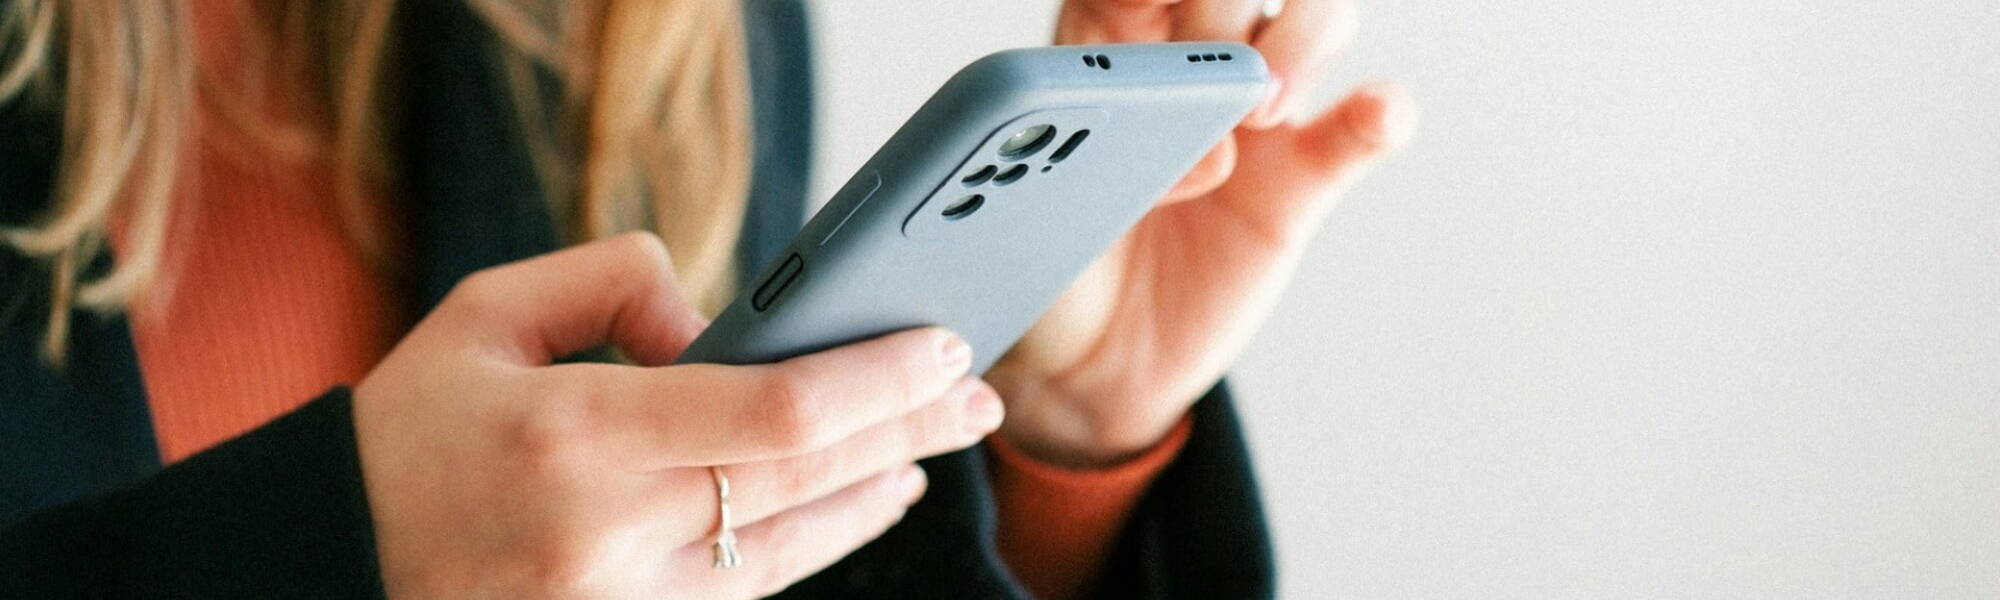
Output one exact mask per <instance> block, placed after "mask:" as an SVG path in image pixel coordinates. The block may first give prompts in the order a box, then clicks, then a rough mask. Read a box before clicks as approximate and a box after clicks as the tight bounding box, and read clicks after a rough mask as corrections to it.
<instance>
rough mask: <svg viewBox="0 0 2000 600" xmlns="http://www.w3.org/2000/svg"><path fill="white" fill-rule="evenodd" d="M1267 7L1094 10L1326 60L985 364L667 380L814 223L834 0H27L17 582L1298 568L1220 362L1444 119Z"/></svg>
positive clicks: (4, 546) (1101, 26)
mask: <svg viewBox="0 0 2000 600" xmlns="http://www.w3.org/2000/svg"><path fill="white" fill-rule="evenodd" d="M1262 4H1263V3H1262V2H1261V1H1252V0H1184V1H1182V2H1178V3H1176V2H1166V1H1162V2H1159V3H1148V2H1131V1H1112V0H1074V1H1072V2H1069V3H1067V4H1066V5H1065V6H1064V7H1063V9H1062V10H1063V14H1062V18H1061V24H1060V26H1059V30H1058V34H1057V38H1058V39H1057V41H1058V42H1063V43H1092V42H1114V41H1116V42H1135V41H1162V40H1169V39H1225V40H1243V41H1247V42H1250V43H1253V44H1255V45H1257V46H1258V47H1259V48H1260V49H1261V50H1263V51H1264V52H1265V54H1266V57H1267V58H1268V59H1269V60H1270V62H1271V64H1272V67H1273V71H1274V73H1275V75H1276V76H1277V77H1278V78H1279V81H1280V82H1281V84H1282V85H1281V87H1280V88H1279V89H1278V90H1277V91H1275V92H1274V94H1273V95H1272V98H1271V99H1270V100H1269V101H1268V102H1266V103H1265V105H1264V106H1262V107H1260V108H1259V109H1258V110H1257V111H1256V112H1255V113H1253V114H1252V116H1251V117H1250V118H1249V119H1248V120H1247V121H1246V123H1245V124H1244V127H1243V128H1242V129H1240V130H1239V131H1238V132H1237V133H1236V134H1235V135H1234V136H1233V137H1232V139H1231V140H1229V141H1226V142H1225V143H1223V144H1222V145H1221V146H1220V147H1218V148H1217V149H1216V150H1215V151H1214V152H1212V153H1211V154H1210V156H1209V157H1208V158H1207V159H1205V160H1204V161H1203V162H1202V164H1201V165H1200V166H1198V167H1197V168H1196V169H1195V170H1194V171H1193V172H1192V173H1190V174H1189V175H1188V176H1187V178H1186V179H1185V180H1184V181H1183V182H1182V184H1181V185H1180V186H1178V187H1177V188H1176V190H1175V191H1174V192H1173V193H1172V194H1170V196H1169V197H1168V198H1167V199H1165V200H1163V204H1162V206H1161V207H1160V208H1159V209H1157V210H1156V211H1155V212H1154V213H1153V214H1152V215H1150V216H1148V217H1147V218H1146V220H1145V221H1144V222H1143V223H1142V224H1141V225H1140V226H1139V227H1138V228H1137V229H1136V230H1135V231H1134V232H1133V233H1132V234H1131V235H1130V236H1129V237H1128V238H1127V239H1125V240H1124V241H1122V242H1121V243H1120V244H1119V245H1118V246H1117V247H1116V248H1115V249H1114V250H1113V251H1112V252H1110V253H1109V254H1107V255H1106V257H1104V258H1103V259H1101V260H1100V261H1099V262H1098V264H1096V265H1094V266H1093V267H1092V268H1091V269H1090V270H1089V271H1088V272H1087V273H1086V274H1085V275H1084V276H1083V277H1082V278H1081V279H1080V280H1079V282H1078V283H1077V284H1076V285H1075V286H1074V287H1073V288H1072V289H1071V290H1070V291H1069V292H1068V293H1067V294H1066V295H1065V296H1064V297H1063V299H1062V300H1060V301H1059V302H1058V303H1057V305H1056V306H1055V308H1054V309H1052V310H1051V311H1050V313H1049V314H1048V315H1047V316H1046V317H1045V318H1044V320H1043V322H1042V323H1040V324H1038V325H1037V326H1036V328H1035V330H1034V331H1033V332H1031V333H1030V334H1029V336H1028V337H1027V338H1026V339H1024V340H1023V341H1022V342H1021V344H1020V345H1019V346H1017V347H1016V348H1014V349H1013V350H1012V351H1011V352H1010V354H1009V355H1008V356H1007V358H1006V359H1005V360H1003V362H1002V363H1001V365H1000V366H998V367H996V368H995V369H994V370H993V371H992V372H990V373H988V374H987V375H986V380H985V381H982V380H981V379H979V378H975V377H969V376H967V373H966V370H967V363H968V356H967V355H968V351H967V349H966V348H965V346H964V344H963V343H962V342H960V341H958V340H957V339H956V338H955V337H954V336H953V335H951V334H950V332H946V331H940V330H931V329H927V330H916V331H909V332H902V333H897V334H892V335H888V336H884V337H882V338H879V339H875V340H869V341H864V342H859V343H856V344H853V345H850V346H846V347H842V348H836V349H833V350H829V351H826V352H822V353H819V354H814V355H810V356H806V357H801V358H798V359H794V360H790V361H785V362H782V363H777V364H772V365H760V366H747V367H723V366H714V365H691V366H661V365H669V364H671V362H672V359H673V357H674V356H675V355H676V354H677V353H678V352H679V350H680V349H681V348H682V347H684V346H685V344H686V343H687V342H688V341H689V340H690V339H691V338H692V337H693V336H694V335H695V334H696V333H697V332H699V331H700V329H701V328H702V327H703V325H704V323H705V322H704V320H703V317H702V316H701V314H702V313H703V312H704V311H707V310H713V309H714V308H715V307H716V306H717V305H718V304H719V303H720V302H721V301H723V300H726V299H727V298H728V297H730V295H731V294H732V293H733V291H734V287H735V285H736V284H737V283H738V282H739V281H740V277H741V274H742V269H741V267H745V266H749V267H754V266H756V265H758V264H761V263H762V261H764V260H765V259H767V258H768V257H769V256H770V255H771V253H772V252H773V251H774V250H775V249H776V248H777V247H778V246H780V245H782V243H783V242H784V240H785V238H786V237H787V236H788V235H789V234H790V233H791V231H793V230H795V229H796V227H797V226H798V221H797V214H798V210H797V206H798V204H797V203H798V202H800V201H801V199H802V196H803V193H802V190H803V187H804V185H803V182H804V161H805V158H806V151H805V148H806V140H805V139H804V137H803V136H804V133H805V132H806V131H809V130H810V127H809V123H808V122H807V121H806V120H805V119H806V117H805V115H806V112H805V109H806V108H807V107H808V106H809V103H808V101H807V96H806V90H805V87H804V86H805V85H806V84H807V82H808V81H809V77H808V73H806V71H805V65H806V64H807V61H806V56H805V53H806V52H807V49H806V48H807V46H806V41H805V37H804V33H805V28H804V22H803V16H802V15H803V9H802V7H801V6H800V5H799V4H798V3H796V2H793V1H790V0H751V1H749V2H746V3H744V4H742V5H740V6H739V5H736V4H733V3H726V2H700V1H695V0H680V1H668V0H658V1H649V0H634V1H625V0H601V1H599V2H536V1H529V0H521V1H507V0H464V1H456V0H436V1H422V0H411V1H405V2H396V3H391V2H386V1H377V2H365V1H361V0H354V1H351V2H300V3H296V4H292V3H279V2H273V3H253V2H247V1H246V2H223V1H218V2H192V3H187V4H185V5H183V4H180V3H172V2H153V1H150V0H124V1H119V0H104V1H100V2H55V1H52V0H0V15H4V17H0V19H4V21H0V36H4V37H0V61H4V62H0V67H4V70H0V223H4V224H5V229H4V230H0V235H4V240H5V242H6V244H5V248H6V249H5V251H0V281H4V282H5V286H6V287H5V294H6V302H5V306H4V309H5V312H4V313H0V332H4V333H0V336H4V337H0V524H4V526H5V527H6V529H4V530H0V573H4V574H0V595H5V596H15V595H20V596H32V597H61V596H81V597H102V596H119V595H174V596H182V595H188V596H260V597H261V596H302V595H313V596H375V595H381V594H384V593H385V592H386V594H387V595H389V596H394V597H426V596H448V597H459V596H469V595H480V596H522V595H593V596H614V597H622V596H642V597H655V596H677V597H701V598H708V597H744V596H756V595H765V594H772V593H777V592H779V591H781V590H783V591H784V592H785V594H786V595H791V596H798V597H820V596H850V595H864V594H865V595H869V596H887V597H933V596H953V597H965V596H977V597H987V596H990V597H1021V596H1025V595H1029V594H1031V593H1032V594H1034V595H1039V596H1043V597H1076V596H1081V595H1085V594H1091V593H1095V594H1104V595H1115V596H1132V595H1143V596H1159V597H1176V596H1185V597H1239V596H1257V595H1268V594H1269V593H1270V579H1271V563H1270V558H1269V552H1268V548H1267V540H1266V537H1265V534H1264V531H1263V525H1262V522H1261V515H1260V512H1259V508H1258V505H1257V501H1256V494H1255V487H1254V484H1253V483H1252V480H1251V477H1250V474H1249V470H1248V461H1247V456H1246V454H1245V453H1244V450H1243V449H1242V447H1241V438H1240V433H1239V432H1238V430H1237V426H1236V424H1235V421H1234V418H1233V416H1232V415H1231V412H1230V408H1229V403H1230V399H1229V395H1228V393H1227V391H1226V390H1225V389H1224V388H1222V387H1221V386H1219V385H1217V381H1218V379H1219V378H1220V375H1221V373H1222V370H1223V369H1224V367H1225V366H1226V365H1227V364H1228V362H1229V361H1230V360H1231V358H1232V357H1233V356H1234V355H1235V354H1236V353H1237V352H1238V351H1240V349H1241V347H1242V345H1243V343H1244V341H1245V340H1246V339H1247V337H1248V335H1249V333H1250V332H1251V331H1252V330H1253V329H1254V328H1255V325H1256V323H1257V322H1258V321H1259V320H1260V319H1261V318H1262V317H1263V315H1264V314H1265V312H1266V311H1267V309H1268V307H1269V305H1270V303H1271V302H1272V301H1273V300H1274V299H1275V298H1276V295H1277V293H1278V291H1279V289H1280V288H1281V287H1282V284H1283V282H1284V280H1285V279H1286V277H1287V275H1288V273H1289V271H1290V270H1291V269H1292V268H1293V267H1294V266H1295V265H1296V262H1297V260H1298V255H1299V252H1300V251H1301V249H1302V248H1303V245H1304V243H1305V241H1306V239H1307V238H1308V237H1309V236H1310V234H1311V233H1312V231H1313V230H1314V229H1315V228H1316V224H1317V222H1318V221H1319V219H1320V217H1321V216H1322V215H1323V214H1324V213H1325V211H1326V210H1327V207H1328V206H1329V205H1330V203H1331V201H1332V200H1333V198H1334V196H1336V195H1337V193H1338V190H1339V189H1340V188H1342V187H1343V186H1344V185H1346V184H1347V183H1349V182H1351V181H1352V180H1353V179H1354V178H1355V177H1356V176H1357V175H1358V174H1359V172H1360V170H1361V168H1362V167H1364V166H1365V165H1366V164H1367V163H1368V162H1369V161H1371V160H1372V159H1374V158H1375V157H1377V156H1379V155H1381V154H1383V153H1384V152H1385V151H1386V150H1388V149H1389V148H1390V147H1391V146H1393V145H1394V143H1395V142H1396V141H1397V140H1399V139H1400V138H1401V137H1402V136H1404V135H1405V134H1406V132H1407V131H1408V128H1409V115H1410V111H1409V110H1408V108H1407V107H1406V106H1405V105H1404V103H1403V101H1402V100H1400V97H1399V96H1398V95H1396V94H1395V92H1394V91H1393V89H1392V88H1389V87H1385V86H1370V87H1364V88H1363V89H1361V90H1358V91H1356V92H1354V93H1353V94H1351V95H1350V96H1348V97H1347V99H1345V100H1344V101H1342V102H1341V103H1340V104H1339V105H1337V106H1336V107H1334V108H1333V109H1331V110H1329V111H1327V112H1325V113H1323V114H1319V115H1312V114H1308V111H1307V110H1306V109H1305V107H1304V104H1305V100H1304V99H1305V97H1306V91H1307V90H1309V89H1310V88H1311V87H1312V86H1313V83H1314V82H1315V79H1316V78H1317V76H1318V74H1319V73H1321V72H1323V71H1325V70H1326V69H1325V67H1326V65H1327V64H1328V63H1329V61H1330V60H1331V57H1332V54H1333V53H1334V51H1335V49H1336V48H1337V46H1338V45H1339V43H1340V42H1341V41H1342V39H1343V37H1344V35H1345V34H1346V32H1347V31H1348V30H1349V23H1350V22H1351V21H1350V18H1349V17H1350V12H1349V8H1348V7H1347V5H1346V4H1345V3H1342V2H1337V1H1334V0H1292V1H1291V2H1290V3H1289V5H1288V6H1286V7H1284V8H1283V10H1282V11H1280V12H1279V13H1277V14H1276V15H1275V16H1271V17H1266V16H1265V15H1263V14H1262ZM753 149H754V154H753ZM753 172H754V173H755V177H754V178H753V177H751V173H753ZM634 229H650V230H653V231H656V232H658V233H659V234H660V237H653V236H650V235H615V234H617V233H618V232H621V231H627V230H634ZM739 230H740V232H741V235H740V236H739V235H738V232H739ZM662 239H664V244H662V242H661V240H662ZM593 240H594V241H593ZM564 242H573V243H575V244H576V245H575V246H574V247H572V248H569V249H566V250H557V248H558V247H559V246H560V245H562V244H563V243H564ZM607 345H608V346H609V347H612V348H615V349H616V351H617V352H618V353H619V355H620V356H619V358H620V359H621V360H620V361H617V362H578V361H577V360H576V359H575V357H578V356H579V355H580V354H579V353H586V354H582V355H581V356H590V355H592V354H587V353H588V352H589V351H591V350H592V349H593V348H599V347H604V346H607ZM563 357H572V359H570V360H558V359H561V358H563ZM607 358H608V356H607ZM621 362H622V363H624V364H619V363H621ZM142 375H143V376H142ZM989 382H990V385H989ZM346 384H353V387H352V388H351V389H350V388H348V387H345V385H346ZM329 389H330V391H329ZM315 395H317V396H318V398H317V399H312V398H313V396H315ZM1003 399H1004V407H1003ZM1003 412H1004V413H1005V415H1006V418H1005V423H1004V425H1003V424H1002V414H1003ZM996 429H997V433H994V432H995V431H996ZM989 434H991V435H989ZM982 440H984V442H983V443H982ZM966 448H975V449H974V450H970V451H960V450H962V449H966ZM933 456H934V457H935V458H931V459H929V460H926V461H925V462H924V463H923V466H922V468H918V467H915V466H913V465H912V464H911V463H912V461H915V460H917V459H920V458H925V457H933ZM163 464H164V465H165V467H164V468H162V465H163ZM920 498H921V499H920ZM725 503H726V504H725ZM725 506H726V507H727V508H726V510H725V508H724V507H725ZM719 513H720V515H721V516H719Z"/></svg>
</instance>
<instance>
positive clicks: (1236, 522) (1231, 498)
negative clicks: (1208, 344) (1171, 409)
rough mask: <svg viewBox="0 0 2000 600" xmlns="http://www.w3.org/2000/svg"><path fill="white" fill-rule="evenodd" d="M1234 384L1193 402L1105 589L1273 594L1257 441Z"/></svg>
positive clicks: (1104, 576) (1107, 571)
mask: <svg viewBox="0 0 2000 600" xmlns="http://www.w3.org/2000/svg"><path fill="white" fill-rule="evenodd" d="M1233 404H1234V398H1233V397H1232V395H1231V394H1230V393H1229V386H1228V384H1226V383H1225V384H1219V385H1217V386H1216V387H1215V389H1214V390H1211V391H1209V393H1208V395H1207V396H1205V397H1203V398H1202V399H1201V401H1200V402H1197V403H1196V404H1195V406H1194V409H1193V411H1192V412H1193V420H1194V424H1193V425H1194V429H1193V431H1191V432H1189V434H1188V441H1187V446H1184V447H1182V448H1181V454H1180V456H1178V457H1176V458H1175V459H1174V462H1173V464H1172V465H1169V466H1168V467H1167V468H1166V470H1164V471H1161V472H1160V477H1159V479H1156V480H1154V481H1153V486H1152V487H1151V488H1149V489H1148V490H1147V492H1146V495H1145V496H1144V497H1143V498H1141V499H1140V500H1139V505H1138V506H1137V507H1135V508H1134V509H1133V511H1132V520H1131V521H1130V522H1129V523H1127V524H1126V526H1125V531H1124V533H1122V534H1121V535H1120V536H1119V541H1118V542H1117V544H1116V545H1115V546H1114V548H1115V550H1113V552H1112V555H1111V556H1110V557H1109V559H1108V560H1107V561H1106V564H1105V567H1104V569H1103V571H1102V572H1101V575H1100V577H1101V580H1100V583H1099V586H1098V588H1099V589H1098V592H1097V593H1096V594H1095V597H1099V598H1270V597H1272V596H1273V595H1275V594H1276V588H1275V585H1274V584H1275V582H1276V577H1277V572H1276V569H1275V565H1274V564H1273V562H1274V561H1273V558H1272V552H1271V532H1270V530H1269V529H1268V527H1267V525H1266V522H1265V520H1264V507H1263V502H1262V500H1261V499H1260V497H1259V494H1258V491H1257V479H1256V477H1255V475H1254V474H1253V472H1252V470H1251V465H1250V449H1249V446H1248V445H1247V444H1245V442H1244V439H1243V426H1242V423H1241V422H1240V421H1239V420H1238V419H1237V418H1236V409H1235V408H1234V406H1233Z"/></svg>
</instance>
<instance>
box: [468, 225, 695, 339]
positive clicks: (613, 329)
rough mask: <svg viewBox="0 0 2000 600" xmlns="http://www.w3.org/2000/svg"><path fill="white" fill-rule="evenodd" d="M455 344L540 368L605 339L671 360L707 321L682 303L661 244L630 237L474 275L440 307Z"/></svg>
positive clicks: (641, 236)
mask: <svg viewBox="0 0 2000 600" xmlns="http://www.w3.org/2000/svg"><path fill="white" fill-rule="evenodd" d="M438 312H439V313H440V314H439V317H440V318H445V319H449V320H451V321H452V322H453V325H454V327H451V328H449V330H450V331H451V332H452V335H454V336H456V337H458V338H459V339H458V340H457V341H458V342H460V343H465V342H472V343H479V344H482V345H484V346H485V347H487V348H492V349H496V350H504V351H507V352H509V354H510V357H511V358H514V359H516V360H518V361H519V362H520V363H521V364H526V365H545V364H548V363H549V362H550V361H552V360H554V359H556V358H558V357H562V356H565V355H568V354H572V353H575V352H580V351H583V350H587V349H590V348H593V347H596V346H599V345H601V344H604V343H606V342H610V343H612V344H614V345H616V346H617V347H618V348H619V349H620V350H623V351H624V352H625V354H626V355H627V356H630V357H631V358H632V360H634V361H636V362H638V363H639V364H642V365H648V366H651V365H664V364H669V363H671V362H673V359H674V357H675V356H678V355H679V354H680V353H681V351H682V350H684V349H686V348H687V345H688V344H689V343H690V342H692V341H693V340H694V337H695V336H696V335H697V334H699V333H701V331H702V330H703V329H705V328H707V326H708V323H707V321H706V320H705V319H703V318H702V317H701V315H700V314H699V313H697V312H695V310H694V309H693V308H692V307H691V306H689V304H688V303H687V301H686V300H685V299H684V298H683V297H682V296H681V293H680V285H679V283H678V281H677V280H676V279H675V277H674V270H673V263H672V261H670V260H668V257H667V249H666V246H665V245H664V244H662V243H661V242H660V238H659V237H657V236H654V235H652V234H650V233H632V234H625V235H620V236H617V237H612V238H607V239H603V240H598V241H595V242H591V243H588V244H583V245H580V246H576V247H573V248H569V249H566V250H562V251H559V252H554V253H550V254H546V255H542V256H538V257H535V258H530V259H527V260H523V261H520V262H515V263H510V264H506V265H502V266H499V267H494V268H490V269H487V270H484V271H480V272H477V273H474V274H472V275H471V276H469V277H467V278H465V280H464V281H461V282H459V284H458V286H457V287H455V288H453V289H452V292H451V294H449V295H447V296H446V297H445V299H444V302H443V303H441V304H440V305H439V306H438Z"/></svg>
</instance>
